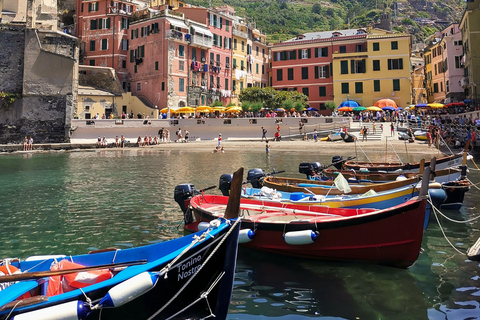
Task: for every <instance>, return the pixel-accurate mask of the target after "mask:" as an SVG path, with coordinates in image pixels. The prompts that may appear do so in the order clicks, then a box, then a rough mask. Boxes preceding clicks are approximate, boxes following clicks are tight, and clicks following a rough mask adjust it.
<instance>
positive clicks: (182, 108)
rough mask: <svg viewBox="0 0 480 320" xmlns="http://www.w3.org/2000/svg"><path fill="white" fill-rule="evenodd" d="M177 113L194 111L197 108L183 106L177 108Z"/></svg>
mask: <svg viewBox="0 0 480 320" xmlns="http://www.w3.org/2000/svg"><path fill="white" fill-rule="evenodd" d="M175 112H176V113H194V112H195V109H193V108H192V107H181V108H178V109H177V110H175Z"/></svg>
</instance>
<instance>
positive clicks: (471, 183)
mask: <svg viewBox="0 0 480 320" xmlns="http://www.w3.org/2000/svg"><path fill="white" fill-rule="evenodd" d="M465 179H467V181H468V182H470V185H471V186H472V187H475V188H476V189H477V190H480V188H479V187H478V184H480V182H479V183H473V182H472V181H470V179H468V178H465Z"/></svg>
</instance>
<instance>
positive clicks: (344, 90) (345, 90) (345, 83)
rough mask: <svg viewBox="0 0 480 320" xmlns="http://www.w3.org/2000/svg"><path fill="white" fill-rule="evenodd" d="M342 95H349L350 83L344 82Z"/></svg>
mask: <svg viewBox="0 0 480 320" xmlns="http://www.w3.org/2000/svg"><path fill="white" fill-rule="evenodd" d="M342 93H347V94H348V93H349V91H348V82H343V83H342Z"/></svg>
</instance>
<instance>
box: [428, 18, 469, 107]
mask: <svg viewBox="0 0 480 320" xmlns="http://www.w3.org/2000/svg"><path fill="white" fill-rule="evenodd" d="M425 52H426V53H428V57H429V58H428V61H429V64H431V65H430V68H429V69H430V71H431V76H429V79H428V84H427V85H428V88H429V90H428V92H429V97H428V100H429V102H434V101H435V102H441V103H450V102H457V101H463V100H464V92H463V89H462V87H461V80H462V78H463V65H462V63H461V60H462V56H463V47H462V34H461V32H460V30H459V28H458V24H452V25H451V26H449V27H447V28H446V29H444V30H442V31H439V32H436V33H435V34H434V35H432V36H431V37H430V38H429V44H428V46H427V48H425Z"/></svg>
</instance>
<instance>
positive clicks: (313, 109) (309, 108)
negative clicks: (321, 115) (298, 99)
mask: <svg viewBox="0 0 480 320" xmlns="http://www.w3.org/2000/svg"><path fill="white" fill-rule="evenodd" d="M307 111H318V109H317V108H314V107H308V108H307Z"/></svg>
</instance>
